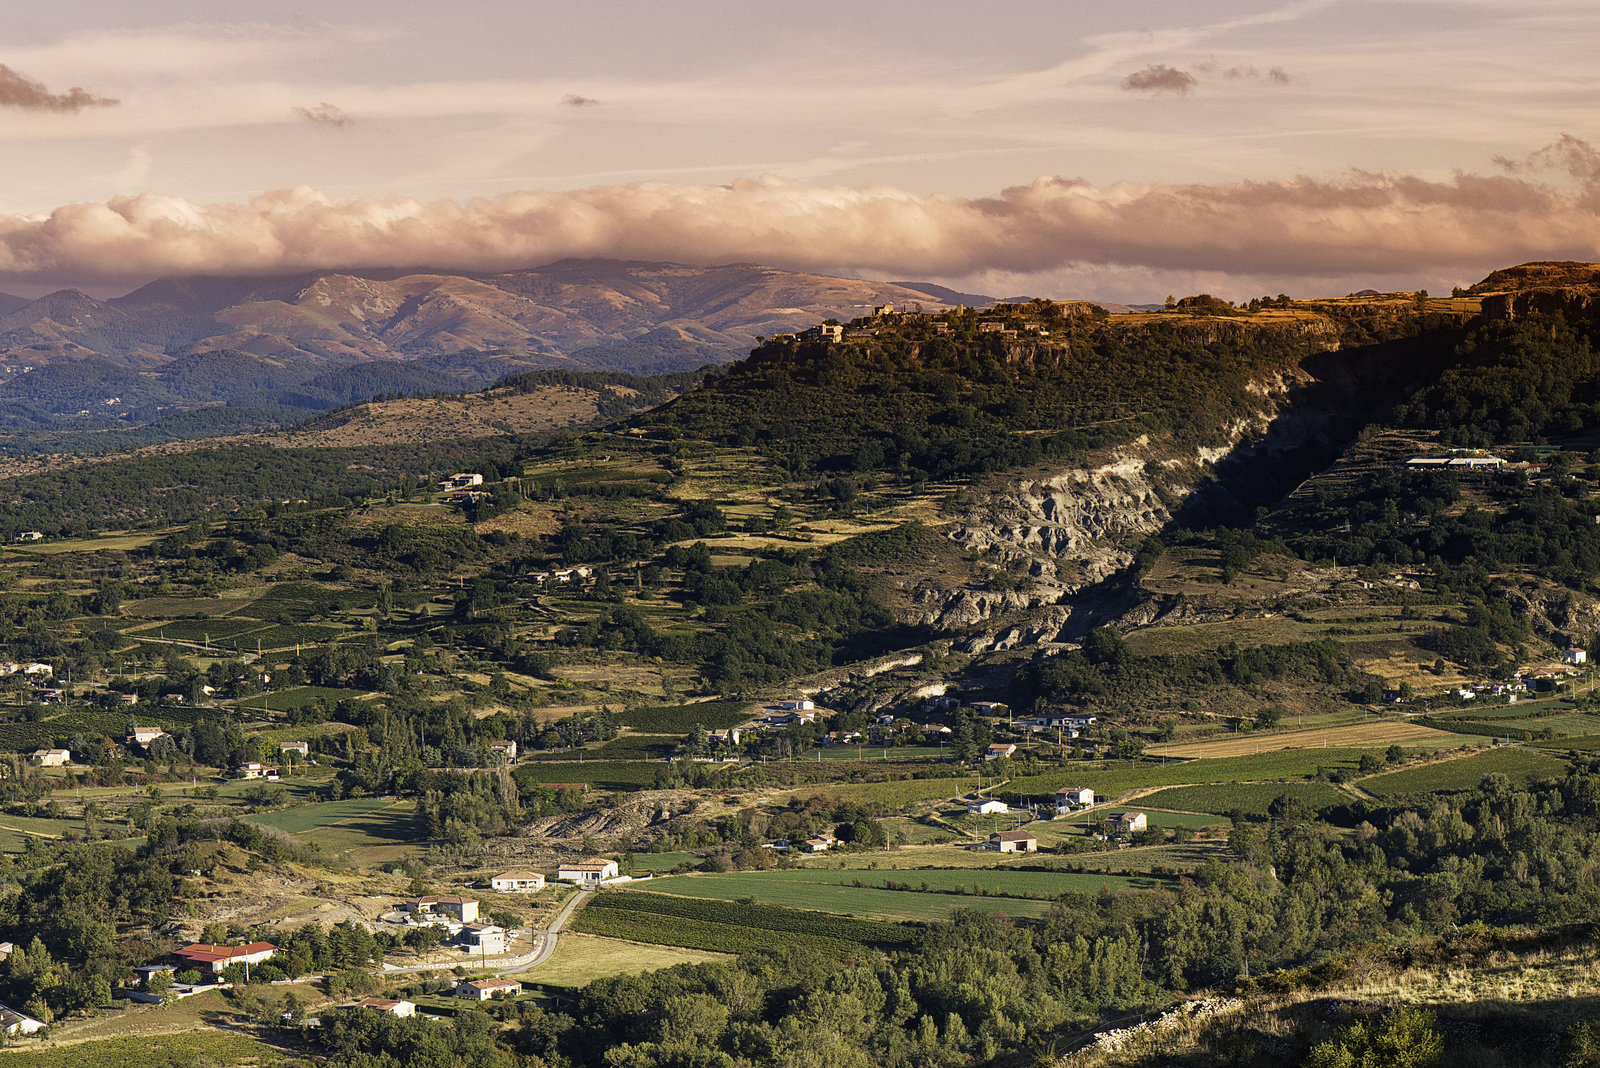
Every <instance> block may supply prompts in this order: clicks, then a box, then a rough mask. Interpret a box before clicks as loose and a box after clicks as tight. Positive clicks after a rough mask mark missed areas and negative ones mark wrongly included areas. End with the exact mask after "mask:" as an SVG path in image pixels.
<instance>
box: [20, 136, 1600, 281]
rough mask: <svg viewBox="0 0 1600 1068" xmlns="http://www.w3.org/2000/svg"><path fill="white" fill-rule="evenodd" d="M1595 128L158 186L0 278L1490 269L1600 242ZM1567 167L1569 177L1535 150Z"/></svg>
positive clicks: (38, 227) (23, 247)
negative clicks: (1142, 161) (1075, 176)
mask: <svg viewBox="0 0 1600 1068" xmlns="http://www.w3.org/2000/svg"><path fill="white" fill-rule="evenodd" d="M1591 157H1592V149H1589V148H1588V146H1587V145H1586V144H1585V143H1584V142H1581V141H1578V140H1576V139H1570V140H1567V141H1562V142H1557V144H1555V145H1552V146H1551V147H1550V148H1549V149H1546V150H1544V151H1542V152H1541V153H1535V154H1533V155H1532V156H1530V157H1529V159H1528V160H1527V161H1524V162H1521V163H1518V164H1517V165H1516V166H1517V170H1515V171H1514V172H1513V173H1500V174H1472V173H1463V174H1457V175H1455V176H1454V177H1452V178H1449V179H1446V180H1437V179H1431V178H1420V177H1416V176H1412V175H1404V174H1387V173H1375V172H1364V171H1362V172H1352V173H1350V174H1348V175H1345V176H1343V177H1340V178H1336V179H1322V178H1310V177H1293V178H1285V179H1279V180H1271V181H1255V182H1234V183H1219V184H1199V183H1190V184H1177V183H1156V184H1120V185H1114V186H1108V187H1097V186H1092V185H1089V184H1087V183H1085V182H1082V181H1075V180H1067V179H1061V178H1054V177H1044V178H1039V179H1036V180H1035V181H1033V182H1031V183H1029V184H1027V185H1022V186H1016V187H1013V188H1009V189H1005V190H1003V191H1001V192H999V193H997V194H995V195H994V196H991V197H984V198H978V199H968V198H961V197H955V196H948V195H943V194H932V195H918V194H913V193H910V192H907V191H905V190H902V189H897V188H893V187H890V186H882V185H873V186H854V187H852V186H820V185H812V184H808V183H805V182H799V181H794V180H791V179H785V178H777V177H764V178H760V179H752V180H746V181H739V182H735V183H733V184H731V185H686V184H677V183H668V182H640V183H635V184H631V185H615V186H599V187H594V188H589V189H580V190H570V191H527V192H516V193H508V194H505V195H503V196H498V197H494V198H484V199H475V200H470V201H465V202H456V201H448V200H442V201H435V202H431V203H430V202H422V201H417V200H412V199H407V198H400V197H392V198H369V197H352V198H334V197H329V196H327V195H325V194H322V193H320V192H317V191H315V190H312V189H309V188H305V187H300V188H295V189H283V190H276V191H273V192H270V193H267V194H265V195H263V196H260V197H257V198H255V199H253V200H251V201H249V202H248V203H244V204H207V205H197V204H193V203H190V202H188V201H185V200H181V199H179V198H175V197H168V196H162V195H160V194H156V193H144V194H140V195H138V196H124V197H116V198H113V199H112V200H110V201H107V202H106V203H104V204H71V205H66V206H64V207H61V208H58V209H56V210H55V211H53V212H51V213H49V214H48V215H46V216H41V217H34V216H26V217H25V216H9V217H0V283H3V282H6V281H17V282H21V283H27V284H29V285H30V286H33V285H39V284H100V285H110V284H130V285H131V284H137V283H140V282H143V281H145V280H148V279H149V278H152V277H155V276H158V275H163V274H181V273H217V272H244V273H265V272H272V271H284V270H296V269H305V268H324V267H376V266H401V267H404V266H435V267H451V268H458V269H483V270H491V269H504V268H510V267H517V266H530V265H533V264H537V263H542V262H547V261H549V260H553V259H558V258H561V257H566V256H579V257H587V256H594V257H618V258H634V259H654V260H675V261H680V262H689V263H726V262H733V261H758V262H763V263H770V264H772V265H774V266H782V267H789V268H795V269H807V270H824V271H848V272H857V273H863V274H876V275H878V276H880V277H899V278H905V277H918V278H930V279H960V278H969V277H976V276H979V275H982V274H984V273H986V272H989V273H992V272H1010V273H1012V274H1017V275H1022V274H1029V273H1033V274H1038V273H1042V272H1059V271H1066V270H1072V271H1080V270H1084V269H1087V268H1092V267H1096V266H1098V267H1100V268H1104V269H1107V270H1125V269H1149V270H1157V271H1191V272H1193V271H1204V272H1212V273H1213V274H1221V275H1235V276H1239V277H1251V278H1259V277H1263V276H1266V277H1273V278H1281V279H1284V280H1285V284H1286V285H1287V283H1288V281H1289V280H1292V279H1296V278H1303V279H1327V278H1333V277H1342V276H1356V275H1366V274H1376V275H1384V276H1390V277H1393V276H1396V275H1400V276H1405V275H1407V274H1410V275H1425V276H1427V277H1430V278H1431V277H1434V276H1436V275H1438V274H1439V273H1441V272H1443V273H1447V274H1451V275H1455V276H1459V277H1463V278H1469V279H1470V278H1475V277H1479V276H1481V275H1483V274H1486V273H1487V272H1488V271H1489V270H1492V269H1494V268H1496V267H1501V266H1505V265H1508V264H1512V263H1517V262H1520V261H1523V260H1529V259H1600V203H1597V200H1600V198H1597V195H1596V190H1597V188H1600V172H1597V171H1596V170H1595V169H1594V168H1593V167H1592V166H1591ZM1536 169H1546V170H1556V171H1558V172H1560V173H1561V174H1563V175H1565V176H1566V177H1565V178H1564V179H1563V180H1561V181H1559V182H1557V183H1548V182H1545V181H1542V180H1540V179H1539V177H1538V175H1536V174H1535V173H1533V172H1534V170H1536Z"/></svg>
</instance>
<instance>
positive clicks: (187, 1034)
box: [0, 1027, 311, 1068]
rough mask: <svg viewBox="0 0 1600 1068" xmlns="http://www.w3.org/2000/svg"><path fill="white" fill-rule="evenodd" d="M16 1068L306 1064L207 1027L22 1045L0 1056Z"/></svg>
mask: <svg viewBox="0 0 1600 1068" xmlns="http://www.w3.org/2000/svg"><path fill="white" fill-rule="evenodd" d="M0 1058H5V1059H10V1060H15V1061H16V1062H17V1064H18V1066H19V1068H20V1066H22V1065H26V1066H27V1068H128V1066H129V1065H138V1066H139V1068H193V1066H194V1065H201V1064H277V1065H284V1066H290V1065H299V1064H310V1063H311V1062H310V1061H308V1060H304V1059H302V1058H300V1057H295V1056H292V1055H290V1054H287V1053H285V1052H284V1051H283V1050H281V1049H278V1048H276V1047H274V1046H269V1045H267V1044H266V1043H264V1042H258V1041H257V1040H255V1039H254V1038H251V1037H250V1036H249V1035H246V1034H241V1033H238V1032H235V1031H225V1030H222V1029H220V1028H216V1027H206V1028H203V1029H200V1030H195V1031H180V1032H178V1033H176V1034H144V1035H130V1036H127V1037H122V1038H101V1039H93V1040H90V1041H87V1042H75V1043H73V1044H71V1045H66V1046H48V1047H37V1046H35V1045H34V1044H33V1043H31V1042H26V1041H24V1042H22V1043H20V1044H19V1045H17V1046H16V1047H14V1048H11V1049H7V1050H5V1051H3V1052H0Z"/></svg>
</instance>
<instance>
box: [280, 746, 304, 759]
mask: <svg viewBox="0 0 1600 1068" xmlns="http://www.w3.org/2000/svg"><path fill="white" fill-rule="evenodd" d="M278 752H280V753H294V754H295V755H296V756H298V757H299V758H300V759H301V760H308V759H310V757H311V744H310V743H309V742H279V743H278Z"/></svg>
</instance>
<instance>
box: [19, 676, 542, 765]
mask: <svg viewBox="0 0 1600 1068" xmlns="http://www.w3.org/2000/svg"><path fill="white" fill-rule="evenodd" d="M130 696H131V695H130ZM169 737H171V735H169V734H168V733H167V732H166V731H165V730H163V729H162V728H160V727H141V726H139V725H137V724H135V725H134V728H133V733H132V734H130V735H128V736H127V739H126V745H127V747H128V749H129V750H130V751H132V752H135V753H143V754H146V755H148V754H149V752H150V747H151V746H153V745H155V743H156V741H157V740H158V739H161V738H169ZM502 744H505V745H509V746H511V755H512V756H513V757H515V756H516V744H517V743H515V742H506V743H502ZM278 752H279V754H281V755H284V756H286V757H288V758H290V759H293V758H296V757H298V758H299V759H300V761H301V762H307V761H309V760H310V759H311V745H310V743H308V742H279V743H278ZM29 759H31V760H32V761H33V762H34V763H35V764H37V765H39V766H40V767H46V768H60V767H66V766H67V765H69V764H71V763H72V752H71V750H68V749H36V750H34V751H33V753H32V754H30V757H29ZM234 776H235V777H236V778H240V779H265V780H267V781H268V782H277V781H278V778H279V776H278V769H277V768H276V767H274V766H272V765H269V764H263V763H261V762H260V761H256V760H247V761H245V762H243V763H242V764H240V765H239V766H238V767H237V768H235V769H234Z"/></svg>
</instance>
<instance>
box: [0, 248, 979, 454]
mask: <svg viewBox="0 0 1600 1068" xmlns="http://www.w3.org/2000/svg"><path fill="white" fill-rule="evenodd" d="M958 303H959V304H972V305H974V306H986V305H989V304H992V303H993V298H990V297H985V296H980V295H976V294H967V293H958V292H955V291H954V290H950V289H946V288H944V287H942V286H936V285H932V284H927V283H918V282H869V281H862V280H859V279H850V278H833V277H828V276H825V275H816V274H804V273H799V272H794V271H781V270H776V269H774V268H770V267H762V266H758V265H755V264H729V265H725V266H720V267H691V266H685V265H681V264H671V263H638V262H620V261H611V260H562V261H560V262H557V263H552V264H548V265H546V266H543V267H537V268H533V269H531V270H525V271H507V272H504V273H498V274H472V273H460V272H450V271H439V270H428V269H415V270H396V269H385V270H346V271H317V272H309V273H302V274H294V275H281V276H274V277H242V276H225V277H191V278H166V279H161V280H159V281H156V282H152V283H150V284H149V285H147V286H144V287H142V288H140V289H138V290H135V291H134V292H132V293H129V294H127V295H126V296H122V297H115V298H112V299H110V300H97V299H95V298H93V297H89V296H86V295H85V294H83V293H80V292H77V291H76V290H62V291H60V292H57V293H52V294H50V295H49V296H46V297H42V298H40V299H38V300H32V301H29V300H25V299H24V298H21V297H15V296H11V295H8V294H0V428H6V427H9V428H11V429H18V428H26V427H32V426H44V425H50V424H51V423H52V421H53V420H58V419H60V418H63V417H64V418H67V419H76V420H82V419H89V420H90V421H104V420H108V419H109V420H112V421H114V422H118V423H123V424H126V423H129V422H147V421H150V420H152V419H155V418H159V417H161V416H163V415H165V414H170V413H171V412H173V411H175V410H177V411H181V410H186V409H190V408H194V407H199V406H206V405H229V406H232V407H242V408H252V409H280V408H290V409H300V410H304V409H322V408H329V407H333V406H336V405H339V404H344V403H348V402H351V401H356V400H364V399H366V398H368V397H372V396H376V395H379V394H416V393H425V392H448V391H457V390H462V389H476V388H481V387H482V386H484V385H486V384H489V383H492V382H495V381H498V380H499V379H501V378H504V377H506V376H507V375H511V374H516V373H518V372H521V371H527V370H531V369H540V368H568V369H572V370H608V371H626V372H629V373H634V374H647V375H648V374H657V373H661V372H667V371H678V370H688V369H692V368H695V367H699V366H702V365H704V364H707V363H727V362H730V361H732V360H735V359H739V358H740V357H742V356H744V355H745V354H746V353H747V352H749V350H750V349H751V348H752V347H754V346H755V345H756V344H757V339H758V338H759V337H761V336H765V335H770V334H776V333H782V332H786V331H793V330H796V329H800V328H804V327H807V326H811V325H813V324H815V323H817V322H819V321H821V320H824V319H830V318H831V319H840V320H849V319H852V318H857V317H859V316H862V315H865V314H867V313H868V312H869V311H870V309H871V308H872V307H873V306H876V305H882V304H893V305H896V306H900V307H909V306H912V305H916V304H921V305H923V306H925V307H927V308H930V309H931V308H938V307H944V306H948V305H951V304H958Z"/></svg>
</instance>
